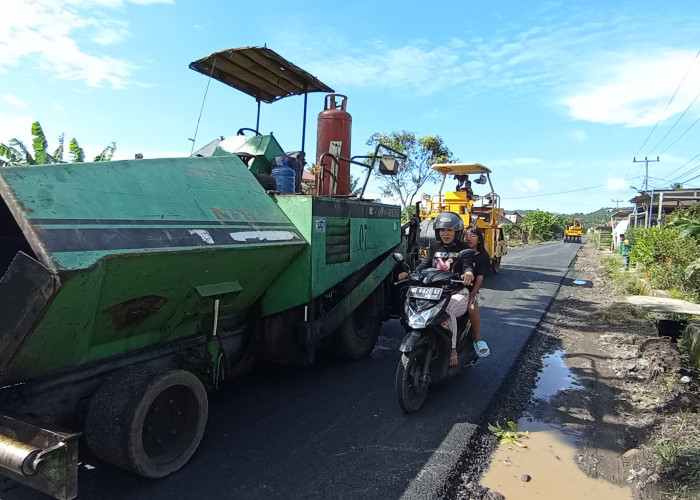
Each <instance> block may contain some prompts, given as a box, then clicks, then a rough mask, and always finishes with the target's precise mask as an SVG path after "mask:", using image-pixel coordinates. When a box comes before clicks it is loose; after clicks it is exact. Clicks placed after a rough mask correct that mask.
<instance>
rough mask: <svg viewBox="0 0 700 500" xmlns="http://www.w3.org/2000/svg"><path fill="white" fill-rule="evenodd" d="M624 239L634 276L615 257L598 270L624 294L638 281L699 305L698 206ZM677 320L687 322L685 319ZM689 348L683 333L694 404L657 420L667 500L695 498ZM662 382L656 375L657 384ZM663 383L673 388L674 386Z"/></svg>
mask: <svg viewBox="0 0 700 500" xmlns="http://www.w3.org/2000/svg"><path fill="white" fill-rule="evenodd" d="M625 236H626V237H627V238H628V239H629V240H630V243H631V246H632V250H631V252H630V264H631V269H633V270H635V269H636V272H625V271H624V270H623V268H622V259H621V257H620V256H619V255H615V256H611V257H608V258H606V259H604V261H603V265H604V266H605V267H606V269H607V270H608V273H609V274H610V276H611V277H612V278H613V279H614V280H615V281H617V282H618V283H619V284H620V285H622V287H623V288H624V289H625V290H627V292H628V293H632V294H634V293H639V290H638V285H637V282H638V279H639V278H643V279H645V280H647V281H648V282H649V285H650V287H651V288H654V289H659V290H665V291H667V292H668V293H669V295H670V296H671V297H672V298H679V299H685V300H688V301H692V302H700V203H696V204H695V205H693V206H691V207H689V208H685V209H679V210H676V211H675V212H673V213H672V214H670V215H669V216H668V217H667V218H666V220H665V221H664V225H663V227H662V228H658V227H651V228H629V229H628V230H627V231H626V233H625ZM677 319H682V320H683V321H687V317H679V318H677ZM695 344H696V342H695V341H694V340H693V338H692V337H691V335H690V331H689V330H686V331H685V333H684V334H683V335H682V336H681V338H680V339H679V340H678V348H679V350H680V352H681V353H682V354H683V358H684V360H685V361H684V363H685V364H686V366H687V367H686V369H685V373H686V375H684V377H686V378H687V379H688V380H687V381H686V383H687V384H691V382H690V381H691V380H692V379H695V383H693V384H692V385H688V387H689V388H693V387H694V388H695V390H693V391H692V392H693V395H694V396H695V399H696V404H695V405H694V409H686V410H679V411H677V412H675V414H674V415H672V416H671V417H670V418H666V419H664V420H663V423H662V425H661V429H660V435H661V438H660V439H659V440H658V442H657V443H656V446H655V449H654V456H655V459H656V462H657V466H658V472H659V473H660V474H662V475H663V477H664V480H665V482H666V484H667V485H668V486H669V487H670V489H671V491H670V492H669V498H683V499H685V498H700V414H699V413H698V409H699V406H700V394H699V393H698V391H697V379H698V374H699V373H700V372H699V371H698V358H697V356H693V352H692V351H693V349H697V347H696V346H695ZM663 377H664V375H663V374H659V375H658V378H660V379H662V380H660V382H661V383H664V380H663ZM667 382H668V384H669V387H673V383H674V380H671V379H669V380H668V381H667ZM691 390H692V389H691ZM688 408H692V405H691V407H688Z"/></svg>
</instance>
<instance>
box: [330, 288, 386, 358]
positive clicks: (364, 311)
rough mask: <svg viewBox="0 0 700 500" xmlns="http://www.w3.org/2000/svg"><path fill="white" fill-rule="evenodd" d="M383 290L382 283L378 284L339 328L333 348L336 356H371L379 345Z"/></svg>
mask: <svg viewBox="0 0 700 500" xmlns="http://www.w3.org/2000/svg"><path fill="white" fill-rule="evenodd" d="M382 291H383V287H382V285H380V286H378V287H377V288H376V289H375V290H374V292H372V293H371V294H369V297H367V298H366V299H365V300H364V302H362V304H360V305H359V307H358V308H357V309H355V311H353V312H352V314H350V316H349V317H348V319H347V320H345V321H344V322H343V324H342V325H341V326H340V328H338V330H337V331H336V333H335V339H334V342H333V348H332V349H333V354H334V355H335V356H336V357H338V358H340V359H344V360H347V361H356V360H358V359H362V358H366V357H367V356H369V355H370V353H371V352H372V349H374V346H375V345H377V340H378V339H379V332H380V330H381V329H382V309H383V307H382V302H383V299H384V295H383V293H382Z"/></svg>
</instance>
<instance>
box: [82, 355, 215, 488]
mask: <svg viewBox="0 0 700 500" xmlns="http://www.w3.org/2000/svg"><path fill="white" fill-rule="evenodd" d="M208 409H209V406H208V402H207V393H206V390H205V389H204V386H203V385H202V383H201V382H200V381H199V379H198V378H197V377H196V376H194V375H193V374H192V373H190V372H187V371H184V370H160V369H157V368H151V367H134V368H128V369H126V370H122V371H119V372H117V373H116V374H114V375H113V376H111V377H110V378H109V379H107V381H106V382H104V383H103V384H102V386H101V387H100V388H99V389H98V390H97V392H96V393H95V394H94V395H93V396H92V398H91V399H90V402H89V404H88V410H87V416H86V420H85V429H84V431H85V438H86V440H87V443H88V446H89V447H90V450H91V451H92V452H93V453H94V454H95V455H96V456H97V457H98V458H100V459H102V460H104V461H105V462H109V463H111V464H113V465H116V466H118V467H121V468H122V469H126V470H128V471H131V472H134V473H136V474H139V475H141V476H143V477H148V478H161V477H165V476H167V475H169V474H172V473H173V472H175V471H177V470H178V469H180V468H181V467H182V466H183V465H185V464H186V463H187V461H188V460H189V459H190V458H191V457H192V455H193V454H194V452H195V450H196V449H197V447H198V446H199V443H200V441H201V439H202V436H203V434H204V427H205V425H206V422H207V416H208ZM171 436H174V438H172V439H170V438H171ZM165 437H167V438H168V439H164V438H165Z"/></svg>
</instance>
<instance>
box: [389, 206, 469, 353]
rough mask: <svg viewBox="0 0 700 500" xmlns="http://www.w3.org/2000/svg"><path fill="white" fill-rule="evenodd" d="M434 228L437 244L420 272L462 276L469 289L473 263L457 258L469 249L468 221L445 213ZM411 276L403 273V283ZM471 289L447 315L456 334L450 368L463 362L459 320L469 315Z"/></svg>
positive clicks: (454, 299)
mask: <svg viewBox="0 0 700 500" xmlns="http://www.w3.org/2000/svg"><path fill="white" fill-rule="evenodd" d="M433 227H434V228H435V238H436V239H437V241H435V242H433V243H431V245H430V248H428V253H427V254H426V256H425V257H424V258H423V260H422V261H421V262H420V264H418V266H416V271H420V270H421V269H425V268H428V267H434V268H436V269H442V270H447V271H450V272H453V273H455V274H459V276H460V278H462V281H463V283H464V286H465V287H466V286H469V285H470V284H471V283H472V281H473V280H474V272H473V267H472V266H473V264H472V262H470V261H468V262H465V260H464V259H458V258H457V256H458V254H459V252H460V251H461V250H465V249H467V248H469V246H468V245H467V244H466V243H464V241H462V233H463V231H464V222H462V218H461V217H460V216H459V215H457V214H456V213H454V212H442V213H441V214H439V215H438V216H437V217H435V222H434V225H433ZM407 277H408V273H401V274H399V276H398V278H399V279H400V280H403V279H406V278H407ZM468 299H469V290H467V289H466V288H464V289H463V290H461V291H460V292H458V293H455V294H453V295H452V298H451V299H450V303H449V304H448V305H447V308H446V312H447V314H449V315H450V331H452V353H451V354H450V366H456V365H457V364H458V363H459V359H458V357H457V318H458V317H459V316H461V315H463V314H464V313H465V312H467V306H468V305H469V300H468Z"/></svg>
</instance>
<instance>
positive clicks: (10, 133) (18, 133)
mask: <svg viewBox="0 0 700 500" xmlns="http://www.w3.org/2000/svg"><path fill="white" fill-rule="evenodd" d="M33 122H34V119H33V118H32V117H31V116H10V115H7V114H5V113H2V112H0V142H2V143H3V144H7V143H8V142H9V141H10V139H15V138H16V139H19V140H20V141H22V142H24V143H25V144H27V145H28V144H30V142H31V140H32V123H33Z"/></svg>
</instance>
